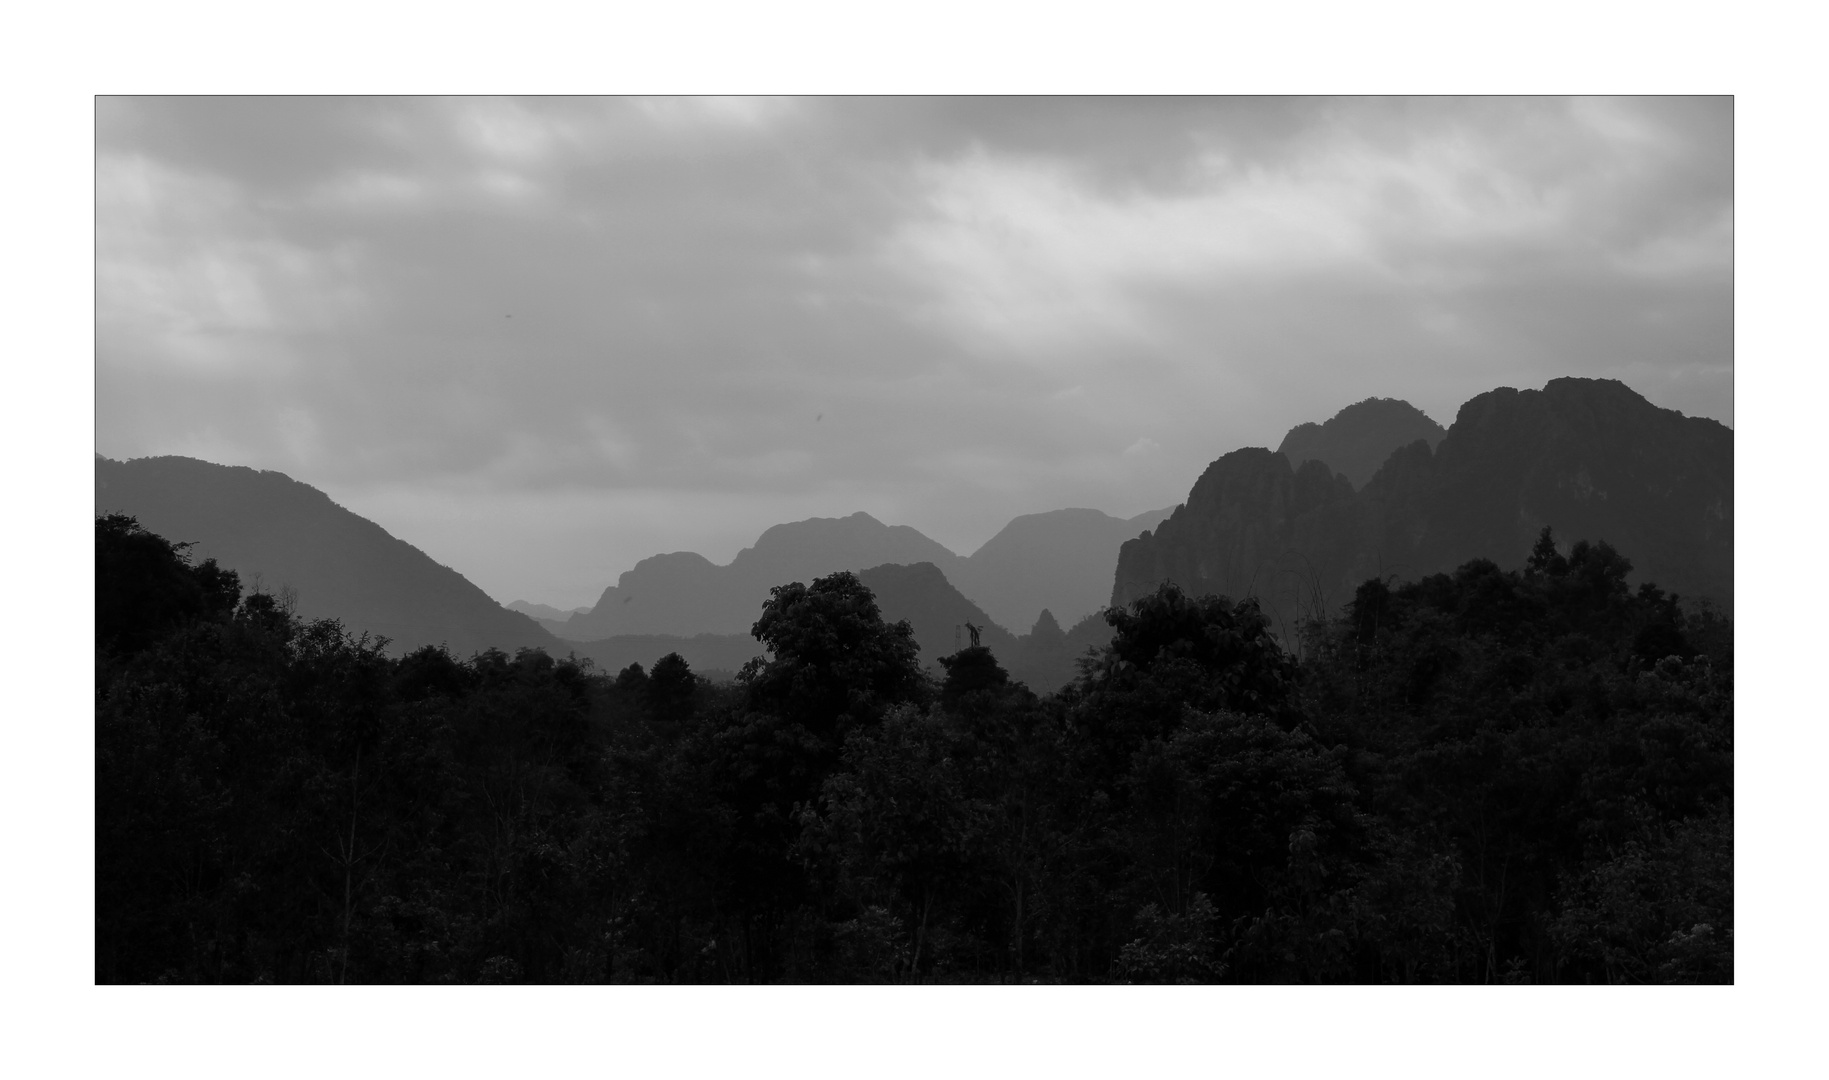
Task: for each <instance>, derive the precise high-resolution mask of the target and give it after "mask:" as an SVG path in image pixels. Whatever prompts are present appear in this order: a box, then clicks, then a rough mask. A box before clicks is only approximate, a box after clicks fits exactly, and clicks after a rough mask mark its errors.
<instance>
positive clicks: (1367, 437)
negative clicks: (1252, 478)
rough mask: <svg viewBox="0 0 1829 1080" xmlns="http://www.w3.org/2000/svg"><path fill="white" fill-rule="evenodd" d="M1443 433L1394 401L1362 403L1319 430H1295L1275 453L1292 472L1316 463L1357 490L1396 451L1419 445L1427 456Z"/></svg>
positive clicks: (1301, 426) (1407, 405)
mask: <svg viewBox="0 0 1829 1080" xmlns="http://www.w3.org/2000/svg"><path fill="white" fill-rule="evenodd" d="M1446 434H1447V432H1446V431H1445V430H1443V428H1442V426H1441V425H1440V424H1438V423H1436V422H1435V421H1434V420H1431V419H1429V417H1428V416H1427V415H1426V414H1425V413H1424V412H1423V411H1422V410H1421V409H1418V408H1417V407H1416V406H1414V405H1412V404H1410V403H1409V402H1407V401H1399V400H1398V399H1396V398H1366V399H1365V400H1364V401H1361V402H1359V403H1358V404H1356V405H1348V406H1347V407H1346V408H1344V409H1341V410H1340V411H1339V412H1337V413H1335V414H1334V417H1333V419H1331V420H1329V421H1327V422H1326V423H1324V424H1314V423H1308V424H1298V425H1296V426H1295V427H1293V428H1290V429H1289V434H1287V435H1285V436H1283V445H1281V446H1279V447H1277V452H1278V453H1280V454H1282V455H1283V456H1284V457H1286V458H1288V459H1289V464H1290V465H1291V466H1292V467H1294V468H1298V469H1299V468H1301V467H1302V463H1303V462H1305V461H1319V462H1321V463H1322V464H1324V465H1326V466H1327V467H1328V468H1329V469H1330V470H1332V471H1334V472H1337V473H1342V474H1344V475H1345V476H1346V478H1347V479H1348V480H1349V481H1351V482H1352V485H1353V487H1354V488H1355V489H1358V488H1362V487H1364V486H1365V485H1366V481H1368V480H1370V479H1371V478H1372V474H1373V473H1375V472H1377V471H1378V469H1379V467H1380V466H1381V465H1383V464H1384V463H1385V461H1386V460H1387V459H1388V458H1390V456H1391V452H1392V451H1393V450H1396V449H1397V448H1398V447H1400V446H1408V445H1410V444H1411V443H1413V442H1415V441H1417V440H1418V439H1421V440H1422V441H1424V442H1426V443H1428V444H1429V448H1430V449H1431V450H1433V449H1435V446H1436V444H1437V443H1440V442H1441V441H1442V437H1443V436H1444V435H1446Z"/></svg>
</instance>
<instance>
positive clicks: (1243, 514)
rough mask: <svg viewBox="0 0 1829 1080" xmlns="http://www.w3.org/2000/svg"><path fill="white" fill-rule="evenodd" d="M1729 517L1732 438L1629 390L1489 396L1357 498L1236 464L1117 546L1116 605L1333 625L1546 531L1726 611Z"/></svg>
mask: <svg viewBox="0 0 1829 1080" xmlns="http://www.w3.org/2000/svg"><path fill="white" fill-rule="evenodd" d="M1733 502H1734V498H1733V432H1732V431H1731V430H1729V429H1728V428H1726V427H1724V426H1723V425H1721V424H1719V423H1716V422H1715V421H1712V420H1707V419H1702V418H1697V417H1685V416H1683V415H1682V414H1680V413H1677V412H1674V411H1671V410H1668V409H1660V408H1658V407H1656V406H1654V405H1652V404H1651V403H1650V402H1648V401H1646V400H1645V399H1644V398H1642V397H1640V396H1639V395H1638V394H1636V393H1634V392H1633V391H1632V390H1631V389H1630V388H1628V387H1627V386H1625V385H1624V384H1622V383H1619V382H1615V381H1611V380H1596V379H1557V380H1555V381H1553V382H1551V383H1549V384H1548V385H1547V386H1545V387H1544V388H1543V389H1542V390H1523V391H1520V390H1513V389H1509V388H1504V389H1499V390H1494V391H1491V392H1489V393H1486V394H1481V395H1480V396H1479V397H1476V398H1474V399H1473V400H1471V401H1469V402H1467V404H1465V405H1464V406H1462V407H1461V410H1460V413H1459V415H1458V416H1457V417H1456V418H1455V422H1454V425H1453V427H1451V428H1450V429H1449V430H1448V432H1447V434H1446V435H1445V436H1444V437H1443V438H1442V439H1441V441H1440V444H1439V445H1438V446H1437V447H1436V448H1435V449H1434V450H1431V448H1430V446H1429V444H1428V442H1427V440H1417V441H1415V442H1413V443H1411V444H1410V445H1408V446H1405V447H1402V448H1400V449H1398V450H1397V451H1396V452H1394V453H1392V454H1391V455H1390V456H1389V458H1388V459H1387V460H1386V462H1385V463H1384V465H1383V466H1382V467H1381V468H1380V469H1379V470H1378V471H1377V472H1376V473H1375V474H1374V475H1373V476H1372V477H1371V479H1370V480H1369V481H1368V482H1367V483H1366V484H1365V486H1364V487H1363V488H1362V489H1361V490H1359V491H1358V492H1354V491H1353V490H1352V489H1351V487H1350V485H1349V484H1348V483H1347V481H1346V480H1345V479H1344V478H1342V477H1332V478H1330V477H1329V476H1328V470H1327V467H1326V466H1324V465H1322V464H1320V463H1319V462H1309V463H1307V464H1305V465H1304V466H1303V467H1302V468H1301V469H1295V470H1292V469H1290V468H1289V466H1288V464H1287V459H1286V458H1285V457H1284V456H1283V455H1282V454H1270V453H1269V452H1268V451H1264V450H1256V449H1247V450H1238V451H1234V452H1233V453H1231V454H1228V455H1226V456H1225V457H1223V458H1221V459H1219V460H1218V461H1216V462H1214V463H1213V464H1212V465H1211V466H1209V467H1208V469H1207V471H1206V473H1205V474H1204V475H1202V477H1201V478H1200V480H1199V481H1198V482H1197V483H1196V484H1195V485H1194V488H1193V490H1192V491H1191V492H1190V493H1189V495H1188V501H1187V503H1186V505H1185V506H1183V507H1182V508H1180V509H1178V510H1177V511H1176V512H1175V514H1174V515H1173V516H1172V517H1170V518H1169V520H1168V521H1166V522H1164V523H1163V524H1162V525H1161V526H1160V527H1159V528H1157V529H1156V530H1155V531H1154V533H1152V534H1146V535H1144V536H1142V537H1139V538H1138V539H1136V540H1132V541H1130V542H1129V543H1126V544H1125V545H1124V547H1123V549H1122V551H1121V552H1120V556H1119V562H1118V568H1117V573H1116V576H1115V580H1114V582H1113V589H1112V602H1113V603H1114V604H1122V603H1128V602H1129V601H1131V600H1133V599H1135V598H1137V597H1138V596H1141V595H1143V594H1144V593H1146V592H1148V591H1150V590H1151V589H1153V588H1155V586H1156V585H1157V584H1158V583H1160V582H1162V581H1174V582H1176V583H1177V584H1179V585H1181V586H1182V587H1183V588H1185V589H1189V590H1191V591H1196V592H1202V593H1208V592H1210V593H1222V594H1225V595H1228V596H1232V597H1235V598H1236V597H1241V596H1247V595H1255V596H1257V597H1258V598H1259V599H1260V601H1261V602H1262V603H1263V604H1264V607H1265V610H1266V612H1267V613H1269V614H1270V615H1271V617H1272V620H1273V622H1277V623H1280V624H1282V625H1283V626H1284V628H1285V629H1286V628H1287V626H1288V625H1290V624H1291V623H1292V622H1293V621H1294V620H1295V619H1297V618H1299V617H1301V616H1303V615H1306V614H1310V613H1312V612H1313V611H1316V610H1323V609H1324V610H1337V609H1338V607H1339V605H1340V604H1341V603H1343V602H1344V601H1345V600H1346V599H1348V598H1350V597H1351V595H1352V590H1353V588H1354V587H1355V586H1357V584H1358V583H1359V582H1361V581H1364V580H1365V579H1366V578H1369V577H1374V576H1381V575H1396V576H1397V577H1399V578H1400V579H1414V578H1417V577H1421V576H1424V575H1426V574H1431V573H1436V572H1439V571H1444V570H1450V569H1453V568H1454V567H1456V566H1458V565H1460V564H1461V563H1463V562H1466V561H1467V560H1469V559H1474V558H1487V559H1491V560H1493V561H1494V562H1497V563H1499V564H1500V565H1501V566H1511V565H1517V564H1519V563H1521V562H1522V561H1523V560H1524V558H1525V556H1526V554H1527V553H1528V552H1529V550H1530V546H1531V543H1532V542H1533V541H1534V540H1535V539H1536V537H1537V534H1538V532H1539V531H1540V530H1541V529H1542V528H1543V527H1544V526H1546V525H1547V526H1549V527H1550V528H1552V529H1553V530H1554V531H1555V533H1556V535H1557V537H1558V538H1559V539H1561V540H1562V542H1564V543H1568V542H1571V541H1574V540H1577V539H1589V540H1606V541H1608V542H1609V543H1611V544H1612V545H1613V546H1614V547H1615V548H1617V549H1619V550H1620V551H1621V552H1622V553H1624V554H1625V555H1626V556H1627V557H1628V558H1629V559H1631V560H1632V563H1633V566H1634V575H1633V576H1634V578H1635V580H1638V581H1656V582H1657V583H1658V584H1659V585H1662V586H1663V587H1664V588H1666V589H1668V590H1671V591H1674V592H1678V593H1681V594H1683V595H1685V596H1690V597H1704V596H1705V597H1709V598H1712V599H1714V600H1716V601H1717V602H1720V603H1722V604H1727V605H1731V604H1732V602H1733Z"/></svg>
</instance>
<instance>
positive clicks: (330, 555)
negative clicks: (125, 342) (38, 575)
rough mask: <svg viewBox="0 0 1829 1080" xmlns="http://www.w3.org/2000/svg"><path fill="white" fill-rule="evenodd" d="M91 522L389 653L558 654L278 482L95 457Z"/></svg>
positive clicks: (465, 590) (273, 475)
mask: <svg viewBox="0 0 1829 1080" xmlns="http://www.w3.org/2000/svg"><path fill="white" fill-rule="evenodd" d="M95 511H96V513H97V514H102V513H109V512H117V511H118V512H120V513H124V514H131V515H132V516H133V517H135V518H137V519H139V522H140V524H141V525H143V526H144V527H146V528H147V529H149V530H151V531H153V532H155V533H158V534H159V535H161V536H164V537H167V538H169V539H171V540H174V541H194V542H195V544H196V547H195V548H193V549H192V555H193V557H194V558H196V559H199V560H201V559H206V558H214V559H215V560H216V561H217V563H218V564H220V565H221V566H223V567H225V568H227V569H230V570H234V571H235V572H236V573H238V574H240V575H241V583H242V588H243V589H244V591H250V592H251V591H253V590H254V588H255V587H256V586H258V587H260V588H262V589H264V590H266V591H268V592H272V593H279V592H280V591H281V590H282V589H286V588H290V589H291V590H293V592H294V593H295V594H296V602H297V605H298V606H297V610H298V613H299V614H300V615H302V616H304V617H305V618H308V619H316V618H335V619H340V620H342V622H343V624H344V626H345V627H347V628H348V629H350V630H351V631H362V630H367V631H369V632H370V633H374V634H381V635H385V636H386V637H388V638H390V639H391V640H392V642H393V644H392V646H391V647H390V651H392V652H404V651H409V650H412V649H415V648H418V647H419V646H421V645H437V644H440V643H444V644H448V645H449V646H450V648H451V651H452V652H454V653H456V654H458V655H459V656H468V655H469V654H471V653H473V652H476V651H479V650H482V649H487V648H498V649H502V650H504V651H506V652H513V651H514V650H515V649H518V648H521V647H536V648H544V649H547V650H548V651H550V652H554V653H562V652H563V650H562V649H561V648H560V647H559V642H558V641H557V640H556V639H554V637H553V636H552V635H551V634H549V633H547V632H546V631H545V630H544V629H542V628H541V627H540V626H538V625H537V624H536V623H535V622H534V621H533V620H532V619H530V618H528V617H527V616H526V615H523V614H521V613H519V612H514V611H509V610H507V609H506V608H504V607H502V606H501V605H500V604H497V603H496V602H495V601H494V600H492V599H490V598H489V596H488V595H487V594H486V593H484V592H483V591H482V590H481V589H479V588H477V587H476V586H475V585H473V584H471V583H470V582H469V581H468V580H466V579H465V578H464V576H463V575H462V574H459V573H458V572H457V571H455V570H453V569H451V568H450V567H448V566H443V565H440V564H439V563H437V562H435V561H433V560H432V559H431V558H430V557H429V556H427V555H426V554H425V553H424V552H423V551H420V550H419V549H418V548H416V547H414V546H412V545H411V544H408V543H406V542H405V541H403V540H399V539H397V538H395V537H393V536H391V535H389V533H388V532H387V530H385V529H383V528H382V527H381V526H379V525H377V524H375V523H374V522H372V521H369V520H368V519H366V518H363V517H360V516H358V515H356V514H354V513H351V512H350V511H348V510H346V509H344V508H343V507H341V506H338V505H337V504H336V503H334V502H332V501H331V500H330V497H329V496H327V495H325V494H324V493H323V492H321V491H319V490H317V489H316V488H314V487H311V486H310V485H308V484H302V483H300V482H298V481H296V480H293V479H292V478H291V477H289V476H286V475H284V474H283V473H277V472H267V471H260V472H257V471H255V470H253V469H249V468H245V467H240V466H229V465H215V464H212V463H210V462H207V461H198V460H196V459H195V458H186V457H152V458H136V459H134V460H132V461H114V460H111V459H109V458H105V457H102V456H100V455H99V454H98V455H97V456H96V460H95Z"/></svg>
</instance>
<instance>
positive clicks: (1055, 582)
mask: <svg viewBox="0 0 1829 1080" xmlns="http://www.w3.org/2000/svg"><path fill="white" fill-rule="evenodd" d="M1173 509H1174V508H1173V507H1168V508H1165V509H1162V510H1152V511H1150V512H1148V513H1145V514H1138V515H1137V516H1136V517H1133V518H1129V519H1125V518H1116V517H1112V516H1111V515H1110V514H1105V513H1101V512H1100V511H1098V510H1086V509H1079V508H1076V509H1071V510H1053V511H1049V512H1048V513H1045V514H1024V515H1022V516H1021V517H1018V518H1015V519H1014V520H1012V521H1011V522H1010V523H1009V524H1008V525H1005V526H1004V527H1003V529H1002V530H1001V531H1000V532H998V534H997V535H996V536H993V537H991V538H990V539H989V540H987V541H985V543H984V546H982V547H980V548H979V549H978V550H977V551H974V552H973V553H972V555H971V558H969V559H962V560H960V562H959V564H958V565H956V566H952V567H944V569H945V570H946V574H947V577H948V579H949V580H951V581H952V582H953V584H955V585H957V586H958V587H959V591H960V592H963V593H965V595H967V596H969V597H971V598H972V599H974V600H976V601H977V602H978V603H979V604H980V605H982V606H983V607H984V610H985V611H986V612H987V613H988V614H989V615H990V616H991V618H993V619H996V620H997V621H998V622H999V623H1002V624H1003V625H1004V626H1012V627H1019V628H1020V627H1025V626H1029V625H1030V624H1032V623H1034V622H1035V620H1036V618H1037V617H1039V616H1040V615H1041V613H1042V611H1043V610H1044V609H1045V610H1047V611H1049V612H1051V613H1052V614H1053V615H1054V617H1055V618H1057V619H1066V620H1068V621H1070V622H1076V621H1078V620H1080V619H1082V618H1084V617H1085V616H1087V615H1090V614H1091V613H1093V612H1095V611H1098V610H1099V609H1100V608H1102V607H1104V606H1105V601H1106V599H1107V598H1108V597H1109V596H1110V594H1111V572H1112V569H1113V568H1114V567H1116V566H1117V565H1118V549H1119V548H1121V547H1123V546H1124V541H1126V540H1129V539H1131V538H1132V537H1134V536H1136V535H1137V534H1138V533H1140V532H1142V531H1144V530H1145V529H1153V528H1155V527H1156V526H1157V525H1158V524H1159V523H1161V521H1162V520H1163V519H1164V518H1166V517H1168V516H1169V514H1170V513H1171V512H1172V511H1173Z"/></svg>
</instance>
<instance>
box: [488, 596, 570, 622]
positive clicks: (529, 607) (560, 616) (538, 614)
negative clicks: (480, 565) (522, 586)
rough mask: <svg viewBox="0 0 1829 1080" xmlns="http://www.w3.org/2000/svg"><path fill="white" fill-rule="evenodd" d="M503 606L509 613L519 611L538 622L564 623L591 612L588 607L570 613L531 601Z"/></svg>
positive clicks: (517, 601)
mask: <svg viewBox="0 0 1829 1080" xmlns="http://www.w3.org/2000/svg"><path fill="white" fill-rule="evenodd" d="M502 606H503V607H505V608H507V609H508V610H509V611H518V612H520V613H521V614H523V615H525V616H527V617H528V618H530V619H533V620H535V621H536V622H538V621H543V620H547V619H552V620H555V621H559V622H563V621H564V620H566V619H569V618H571V617H572V616H573V615H576V614H578V613H580V612H584V611H589V610H591V609H590V608H588V607H576V608H572V609H571V610H570V611H565V610H561V609H560V608H556V607H553V606H552V605H551V604H536V603H533V602H532V601H530V600H516V601H514V602H513V603H508V604H503V605H502Z"/></svg>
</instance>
